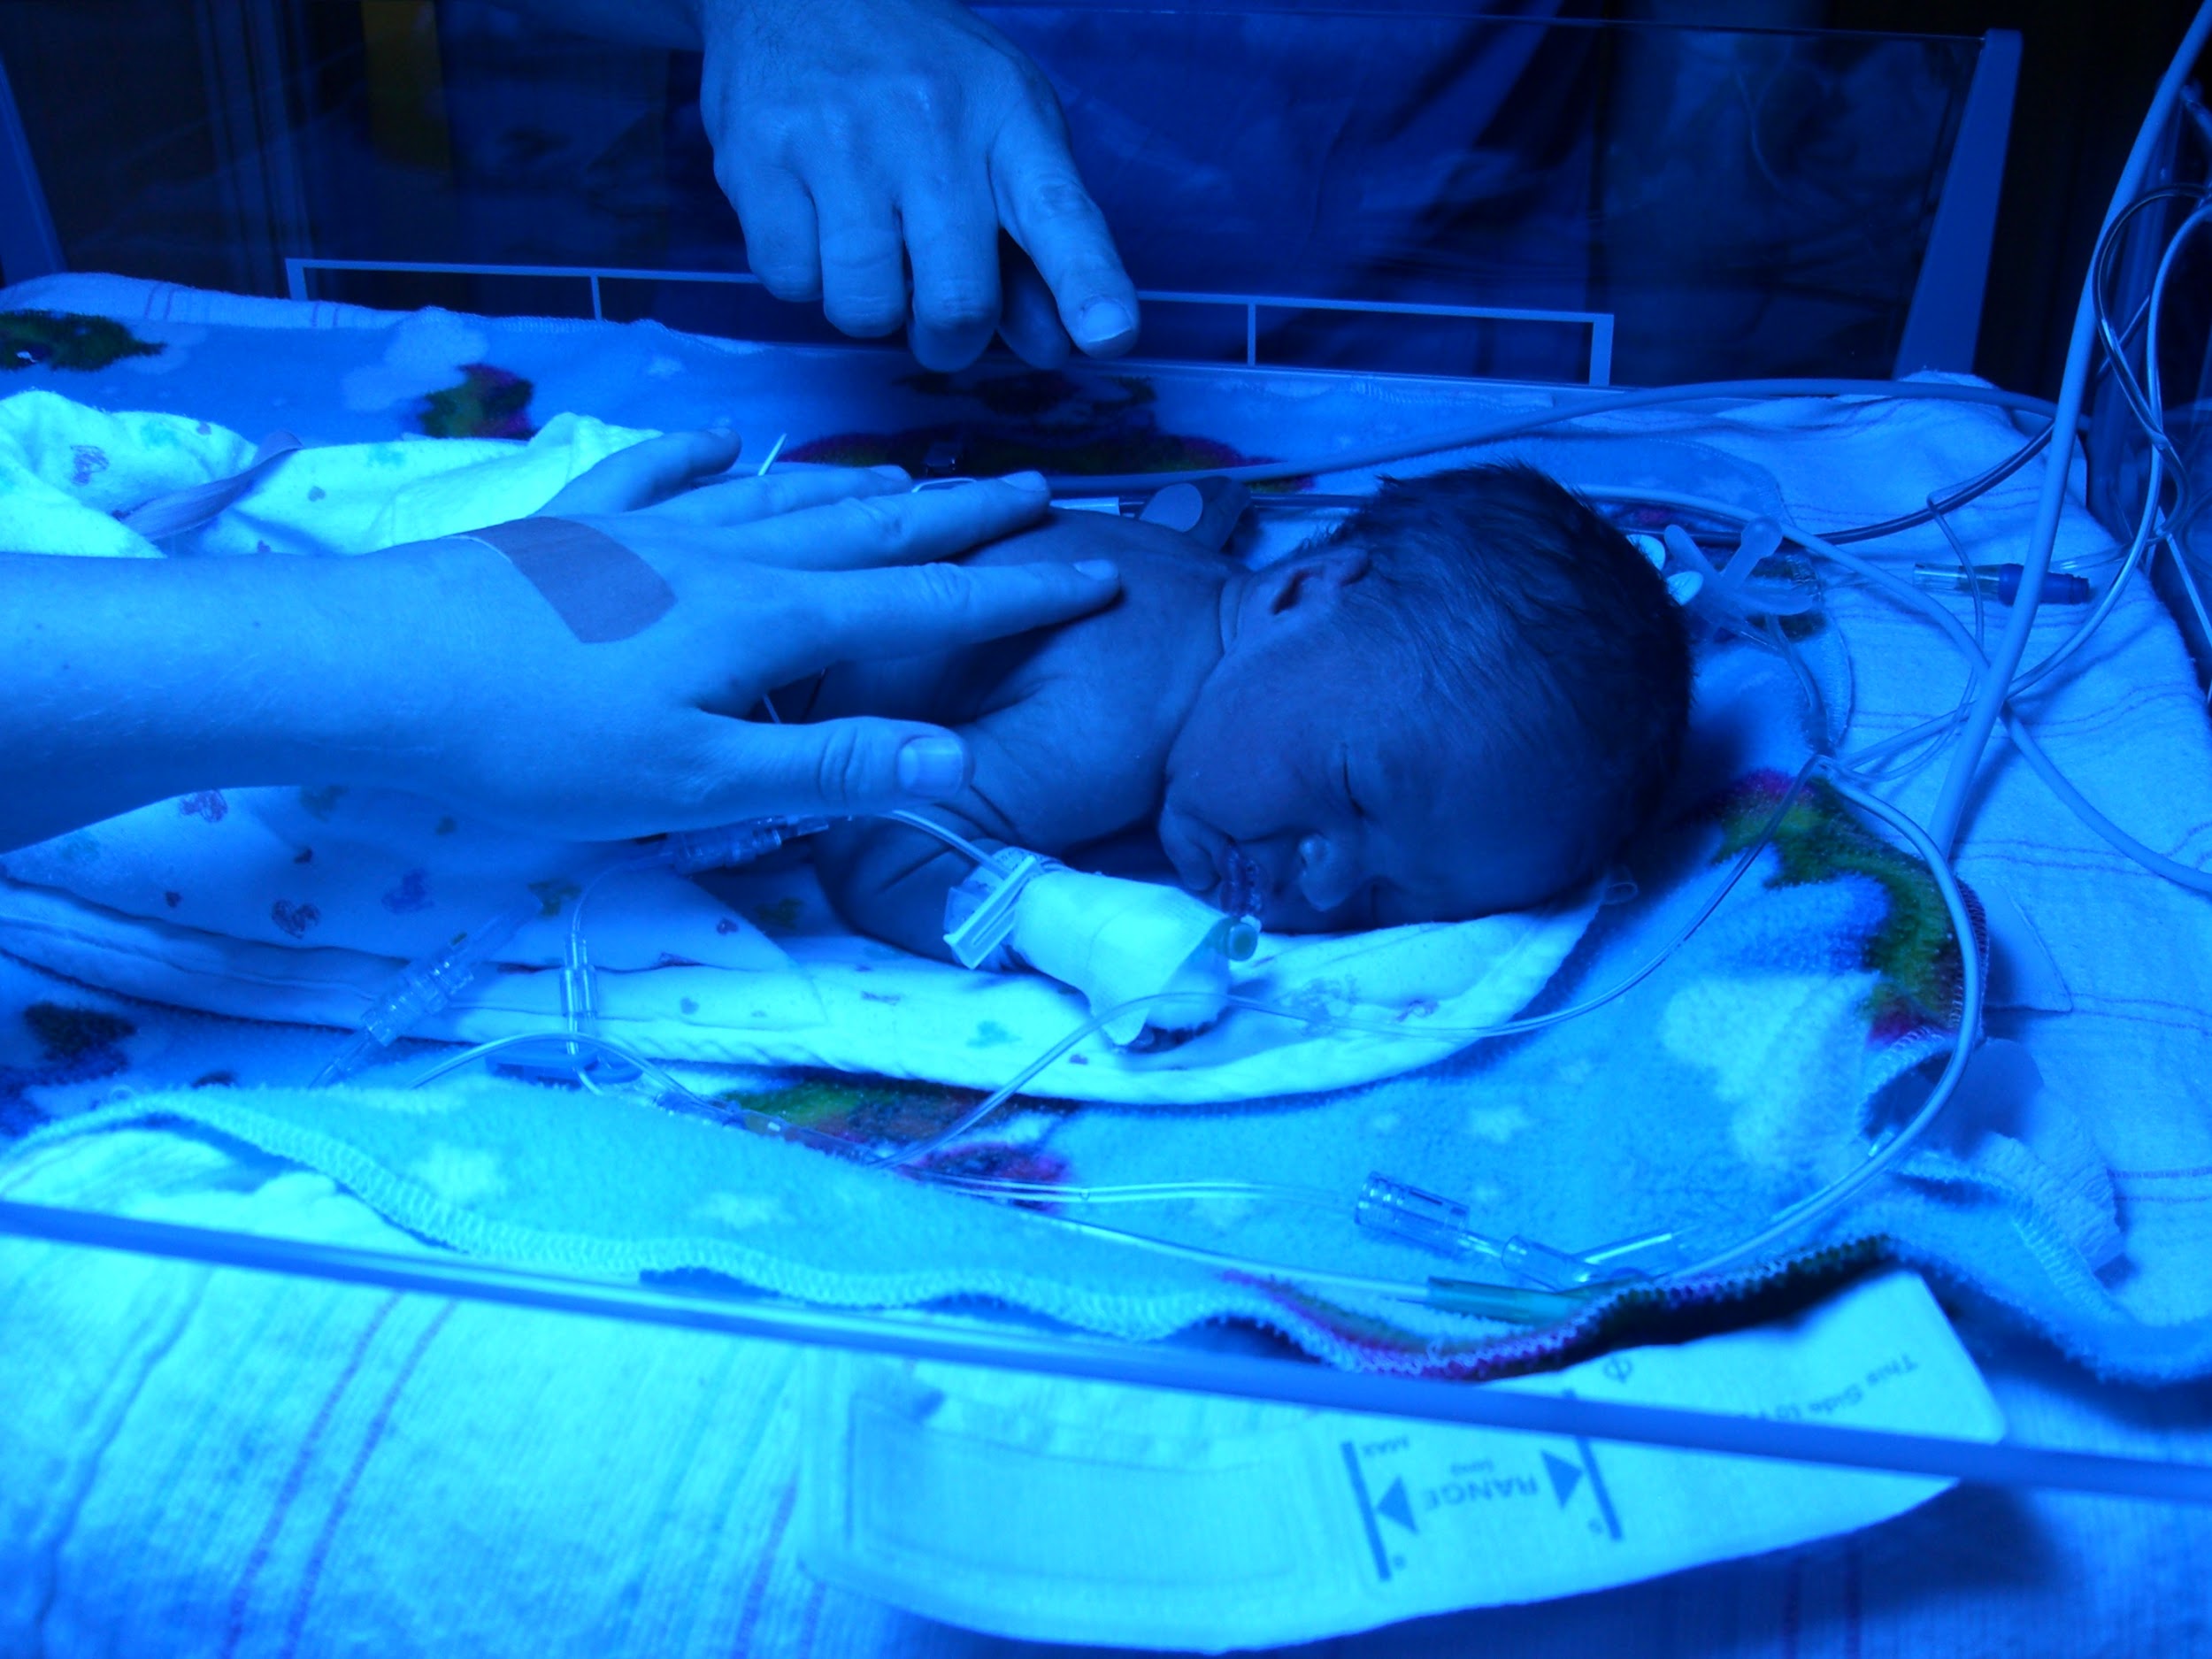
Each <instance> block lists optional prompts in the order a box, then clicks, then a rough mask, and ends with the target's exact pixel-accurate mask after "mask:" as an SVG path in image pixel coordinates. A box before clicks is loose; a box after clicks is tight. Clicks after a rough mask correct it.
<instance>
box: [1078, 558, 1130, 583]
mask: <svg viewBox="0 0 2212 1659" xmlns="http://www.w3.org/2000/svg"><path fill="white" fill-rule="evenodd" d="M1075 568H1076V569H1077V570H1079V571H1080V572H1083V574H1084V575H1086V576H1087V577H1089V578H1090V579H1091V580H1093V581H1095V582H1110V581H1112V580H1115V579H1116V578H1117V577H1118V576H1119V575H1120V574H1121V566H1120V565H1117V564H1115V563H1114V562H1113V560H1111V559H1078V560H1076V561H1075Z"/></svg>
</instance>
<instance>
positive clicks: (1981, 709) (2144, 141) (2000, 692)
mask: <svg viewBox="0 0 2212 1659" xmlns="http://www.w3.org/2000/svg"><path fill="white" fill-rule="evenodd" d="M2208 35H2212V0H2203V4H2200V6H2199V7H2198V8H2197V14H2196V16H2195V18H2194V19H2193V20H2192V21H2191V22H2190V25H2189V32H2188V34H2186V35H2184V36H2183V37H2182V42H2181V45H2180V48H2179V49H2178V50H2177V51H2176V52H2175V53H2174V58H2173V61H2172V62H2171V63H2170V64H2169V65H2167V68H2166V73H2165V74H2164V75H2162V77H2161V78H2160V80H2159V82H2158V90H2157V92H2156V93H2155V94H2154V95H2153V96H2152V98H2151V104H2150V108H2149V109H2148V110H2147V111H2145V113H2144V116H2143V123H2142V125H2141V127H2139V128H2138V129H2137V130H2136V134H2135V142H2134V145H2133V146H2132V147H2131V149H2130V150H2129V151H2128V158H2127V164H2126V165H2125V166H2124V167H2123V168H2122V169H2121V170H2120V180H2119V183H2118V184H2117V185H2116V186H2115V187H2114V188H2113V193H2112V203H2111V205H2110V206H2109V207H2108V208H2107V209H2106V210H2105V218H2104V227H2103V234H2109V233H2110V230H2111V227H2112V223H2113V221H2114V219H2116V218H2117V217H2118V216H2119V214H2120V213H2121V211H2123V209H2124V204H2126V203H2127V201H2128V200H2129V198H2131V197H2132V196H2134V195H2135V194H2136V192H2137V190H2138V189H2139V187H2140V185H2141V183H2142V179H2143V174H2144V173H2145V171H2146V170H2147V168H2148V167H2149V165H2150V158H2151V150H2152V149H2153V147H2154V145H2155V144H2156V142H2158V139H2159V136H2160V134H2161V133H2162V130H2163V128H2164V127H2165V125H2166V121H2167V119H2168V118H2169V117H2170V115H2171V114H2172V112H2173V108H2174V105H2175V104H2176V102H2177V100H2178V99H2179V98H2180V96H2181V88H2182V83H2183V82H2184V81H2185V80H2186V79H2187V78H2188V75H2189V72H2190V71H2191V70H2192V69H2193V68H2194V67H2195V66H2196V61H2197V58H2198V56H2199V54H2200V53H2201V52H2202V51H2203V50H2204V43H2205V41H2206V38H2207V37H2208ZM2101 240H2102V235H2101V237H2100V241H2101ZM2096 267H2097V262H2096V260H2095V259H2094V258H2092V259H2091V261H2090V272H2089V280H2087V281H2085V282H2084V283H2083V285H2082V293H2081V299H2080V301H2079V302H2078V303H2077V304H2076V306H2075V307H2074V331H2073V336H2072V338H2071V339H2070V341H2069V342H2068V343H2067V348H2066V373H2065V375H2064V377H2063V378H2062V380H2061V381H2060V385H2059V394H2058V412H2057V414H2056V415H2055V416H2054V417H2053V427H2052V429H2053V431H2054V433H2062V434H2067V435H2068V438H2069V442H2063V443H2060V442H2053V443H2052V445H2051V447H2050V453H2049V455H2048V456H2047V457H2046V461H2045V465H2044V468H2043V491H2042V494H2041V495H2040V496H2039V498H2038V500H2037V502H2036V516H2035V527H2034V529H2033V530H2032V532H2030V534H2029V537H2028V545H2027V548H2026V549H2025V557H2023V558H2022V559H2021V561H2020V563H2021V565H2022V572H2021V577H2020V588H2021V591H2022V593H2023V594H2024V595H2025V598H2024V603H2019V604H2016V605H2015V606H2014V607H2013V609H2012V615H2011V617H2010V618H2008V620H2007V622H2006V624H2005V631H2004V634H2003V637H2002V638H2001V640H2000V641H1998V645H1997V653H1996V656H1995V657H1994V658H1993V661H1992V663H1991V664H1990V671H1989V672H1985V674H1983V676H1982V678H1981V683H1980V684H1979V686H1978V687H1976V690H1975V694H1974V701H1973V707H1972V708H1971V709H1970V710H1969V711H1968V714H1967V717H1966V726H1965V730H1964V731H1963V732H1962V733H1961V734H1960V741H1959V745H1958V748H1957V749H1956V750H1955V752H1954V753H1953V755H1952V757H1951V769H1950V771H1949V772H1948V773H1947V775H1946V776H1945V778H1944V780H1943V789H1942V793H1941V794H1940V795H1939V796H1938V797H1937V801H1936V808H1935V812H1934V815H1933V817H1932V818H1931V819H1930V822H1929V825H1928V829H1929V833H1930V836H1931V839H1932V840H1933V841H1934V843H1935V845H1936V847H1937V848H1938V849H1939V850H1940V851H1942V852H1943V853H1944V854H1945V855H1946V856H1947V855H1948V854H1949V852H1950V849H1951V846H1952V844H1953V843H1954V842H1955V841H1957V840H1958V834H1959V825H1960V821H1961V820H1962V818H1964V817H1965V815H1966V800H1967V796H1968V795H1969V794H1970V792H1971V791H1972V789H1973V787H1974V779H1975V776H1976V774H1977V773H1978V772H1979V771H1980V768H1981V758H1982V752H1983V750H1984V749H1985V748H1986V747H1987V746H1988V742H1989V735H1990V733H1992V732H1993V731H1994V730H1995V729H1996V727H1997V723H1998V720H1999V718H2000V717H2001V715H2002V714H2003V712H2004V705H2005V699H2006V698H2007V697H2008V695H2011V690H2012V677H2013V675H2014V673H2015V672H2016V671H2017V670H2018V669H2019V666H2020V658H2021V656H2022V655H2023V654H2024V652H2025V651H2026V649H2027V646H2028V630H2029V629H2030V628H2032V626H2034V624H2035V613H2036V611H2037V609H2038V608H2039V607H2038V601H2039V598H2040V596H2041V594H2042V590H2043V578H2044V576H2045V574H2046V573H2047V572H2048V571H2049V570H2050V568H2051V549H2053V548H2054V547H2055V546H2056V545H2057V542H2058V520H2059V513H2060V511H2061V510H2062V508H2063V507H2064V505H2065V503H2066V480H2067V476H2068V474H2069V472H2070V471H2071V469H2072V463H2073V457H2074V446H2073V443H2072V442H2071V441H2070V439H2071V434H2072V433H2073V432H2074V429H2075V426H2076V423H2077V422H2078V421H2079V420H2080V419H2081V410H2082V402H2083V399H2084V397H2085V395H2086V394H2087V392H2088V389H2089V371H2090V366H2091V364H2092V361H2093V346H2094V344H2095V342H2096V320H2097V304H2096V289H2095V282H2096Z"/></svg>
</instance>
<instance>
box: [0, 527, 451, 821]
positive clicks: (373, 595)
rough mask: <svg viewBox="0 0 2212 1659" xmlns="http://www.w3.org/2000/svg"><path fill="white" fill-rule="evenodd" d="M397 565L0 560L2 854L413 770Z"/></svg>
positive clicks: (414, 712) (416, 713)
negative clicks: (138, 814) (191, 806)
mask: <svg viewBox="0 0 2212 1659" xmlns="http://www.w3.org/2000/svg"><path fill="white" fill-rule="evenodd" d="M391 568H392V567H388V566H377V565H370V564H368V563H366V562H363V561H353V560H306V559H300V560H292V559H207V560H176V561H163V562H160V563H155V562H153V561H148V560H138V559H93V558H56V557H35V556H25V555H0V780H4V787H0V849H8V848H13V847H19V846H23V845H26V844H27V843H28V842H31V841H39V840H42V839H44V838H46V837H48V836H50V835H55V834H58V833H62V832H63V831H65V830H68V829H72V828H74V827H77V826H81V825H84V824H88V823H92V822H94V821H96V820H97V819H99V818H106V817H109V816H111V815H112V814H114V813H117V812H120V811H125V810H129V809H130V808H133V807H137V806H142V805H144V804H146V803H149V802H151V801H157V800H161V799H164V798H165V797H166V796H169V795H181V794H187V793H189V792H191V791H194V790H197V789H207V788H219V787H238V786H243V785H249V784H257V783H280V782H282V783H294V782H303V781H334V782H352V781H366V780H371V779H373V778H376V777H379V776H384V775H389V774H390V773H391V772H393V771H394V770H395V769H401V770H403V768H404V764H405V760H406V754H407V750H408V749H409V748H410V746H411V744H418V743H419V740H418V739H416V738H413V737H411V735H410V733H411V732H412V731H419V730H425V729H428V725H427V723H426V720H425V718H424V715H425V708H424V705H423V703H421V701H420V700H419V696H420V694H419V693H418V692H411V687H410V685H409V679H408V676H407V675H406V673H405V672H404V658H403V652H404V650H405V649H407V640H408V634H407V630H406V629H405V628H404V627H403V626H394V625H395V624H396V623H399V622H401V621H402V620H403V619H402V618H398V617H395V616H385V617H383V618H379V617H378V616H377V615H376V614H375V613H376V612H377V611H380V610H387V609H389V608H390V606H391V604H392V603H393V601H392V598H391V597H389V596H388V595H385V594H384V593H383V592H382V591H381V588H380V579H381V578H383V577H384V576H385V575H387V574H388V571H389V569H391Z"/></svg>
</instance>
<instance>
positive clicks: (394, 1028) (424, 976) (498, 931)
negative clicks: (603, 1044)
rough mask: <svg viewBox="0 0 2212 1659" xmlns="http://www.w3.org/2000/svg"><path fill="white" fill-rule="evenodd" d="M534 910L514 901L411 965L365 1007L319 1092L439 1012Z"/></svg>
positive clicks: (528, 902)
mask: <svg viewBox="0 0 2212 1659" xmlns="http://www.w3.org/2000/svg"><path fill="white" fill-rule="evenodd" d="M538 910H539V905H538V901H537V900H536V899H534V898H528V899H521V900H518V901H517V902H515V903H513V904H511V905H510V906H508V908H507V909H505V910H502V911H500V912H499V914H498V915H496V916H494V917H492V918H489V919H488V920H487V921H484V922H481V923H480V924H478V925H477V926H474V927H472V928H470V929H469V930H468V931H467V932H465V933H456V934H455V935H454V936H453V938H452V939H451V940H449V941H448V942H447V944H446V947H445V949H442V950H441V951H438V952H436V953H435V954H434V955H432V956H424V957H422V958H421V959H420V960H419V961H415V962H411V963H409V964H407V966H406V967H405V968H403V970H401V972H400V974H399V977H398V978H396V979H393V980H392V981H391V982H390V983H389V984H388V985H387V986H386V987H384V988H383V990H382V991H380V993H378V995H377V997H376V1000H375V1001H374V1002H371V1003H370V1004H369V1006H368V1010H367V1011H366V1012H365V1013H364V1014H363V1015H362V1016H361V1029H360V1030H359V1031H358V1032H357V1033H355V1034H354V1035H353V1037H352V1038H351V1039H349V1041H347V1043H346V1045H345V1047H344V1048H341V1049H340V1050H339V1051H338V1052H337V1053H336V1054H335V1055H334V1056H331V1060H330V1064H327V1065H326V1066H325V1067H324V1068H323V1069H322V1071H320V1072H319V1074H318V1075H317V1077H316V1079H315V1086H316V1087H324V1086H325V1085H326V1084H331V1083H336V1082H339V1081H341V1080H342V1079H345V1078H348V1077H350V1076H351V1075H352V1074H353V1073H354V1072H356V1071H359V1070H360V1069H361V1067H362V1066H363V1065H364V1064H366V1063H367V1062H368V1061H369V1060H370V1059H371V1058H373V1056H375V1055H376V1054H377V1052H378V1051H379V1050H380V1049H384V1048H390V1047H391V1046H392V1045H393V1044H394V1043H396V1042H397V1041H399V1040H400V1039H401V1038H402V1037H403V1036H405V1035H406V1034H407V1033H409V1032H410V1031H411V1030H413V1029H414V1028H415V1027H416V1026H417V1025H420V1024H421V1023H422V1022H423V1021H424V1020H426V1019H428V1018H430V1017H431V1016H432V1015H433V1014H435V1013H438V1012H439V1011H441V1010H442V1009H443V1008H444V1007H445V1006H446V1004H447V1003H449V1002H451V1001H452V1000H453V999H454V998H455V997H456V996H457V995H460V993H461V990H462V988H463V987H465V986H466V985H467V984H468V982H469V981H470V980H471V979H474V978H475V977H476V975H477V972H478V971H479V970H480V969H481V968H482V967H483V965H484V964H485V963H487V962H488V961H489V960H490V959H491V956H492V953H493V952H494V951H495V950H497V949H499V948H500V947H501V946H502V945H503V944H505V943H506V942H507V941H509V940H511V939H512V938H513V937H514V936H515V935H516V934H517V933H519V932H520V931H521V930H522V925H523V924H524V923H525V922H526V921H528V920H529V919H530V918H532V917H534V916H535V915H537V914H538Z"/></svg>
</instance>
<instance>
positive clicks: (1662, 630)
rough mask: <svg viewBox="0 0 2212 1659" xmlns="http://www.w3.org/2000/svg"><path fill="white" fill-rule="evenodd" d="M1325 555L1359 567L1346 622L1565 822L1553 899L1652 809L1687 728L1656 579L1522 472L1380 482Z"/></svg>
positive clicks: (1684, 671) (1683, 673)
mask: <svg viewBox="0 0 2212 1659" xmlns="http://www.w3.org/2000/svg"><path fill="white" fill-rule="evenodd" d="M1322 544H1323V545H1326V546H1332V547H1347V546H1350V547H1356V548H1358V549H1361V550H1362V551H1363V552H1364V553H1365V554H1366V556H1367V558H1368V561H1369V569H1368V573H1367V574H1366V575H1365V576H1364V577H1363V579H1362V580H1358V581H1356V582H1354V583H1352V584H1351V586H1350V587H1349V588H1347V589H1346V590H1345V602H1346V609H1345V615H1346V618H1347V620H1348V622H1349V623H1350V624H1351V625H1352V626H1356V627H1367V626H1372V627H1375V628H1378V629H1381V630H1385V631H1386V635H1387V636H1389V637H1394V638H1395V639H1396V640H1397V641H1400V642H1402V644H1403V645H1405V646H1407V647H1409V648H1410V655H1411V657H1412V658H1413V660H1414V662H1415V663H1416V664H1418V670H1419V685H1420V690H1421V692H1422V693H1423V694H1425V695H1430V696H1435V697H1440V698H1441V699H1442V700H1444V701H1445V702H1446V703H1448V705H1449V706H1450V707H1452V708H1453V709H1455V710H1459V711H1461V712H1462V714H1463V716H1464V718H1465V719H1466V720H1467V721H1468V723H1469V728H1470V730H1471V732H1473V733H1479V734H1480V737H1481V740H1482V741H1484V742H1486V743H1493V744H1499V745H1502V746H1504V748H1505V751H1506V752H1507V753H1509V754H1510V755H1511V756H1512V757H1513V758H1514V759H1515V760H1516V761H1518V762H1522V763H1525V764H1529V765H1531V766H1532V767H1535V768H1538V769H1539V772H1538V776H1539V777H1540V779H1541V780H1542V781H1543V783H1544V785H1545V786H1546V787H1547V791H1548V793H1549V794H1551V795H1553V796H1554V797H1555V799H1556V800H1557V801H1559V802H1560V803H1562V804H1563V806H1564V807H1565V808H1566V809H1567V816H1568V817H1569V818H1570V820H1571V823H1572V825H1573V826H1574V827H1573V829H1572V830H1571V832H1570V842H1569V844H1568V845H1565V846H1563V847H1562V849H1561V851H1562V852H1563V854H1564V855H1565V856H1566V861H1567V864H1568V865H1569V868H1568V869H1567V870H1566V871H1565V872H1564V873H1563V875H1562V877H1561V880H1560V885H1561V886H1562V887H1565V886H1568V885H1571V883H1573V882H1577V881H1579V880H1582V879H1586V878H1587V877H1588V876H1591V875H1594V874H1595V873H1596V872H1598V871H1599V870H1600V869H1601V868H1602V867H1603V866H1604V865H1605V864H1606V863H1607V862H1609V860H1610V859H1611V858H1612V857H1613V856H1614V855H1615V854H1617V852H1618V851H1619V850H1620V848H1621V845H1622V843H1623V842H1624V841H1627V840H1628V838H1629V837H1630V836H1632V834H1634V833H1636V831H1637V830H1638V829H1640V827H1642V826H1643V825H1644V824H1645V823H1646V822H1647V821H1648V820H1649V818H1651V816H1652V814H1653V813H1654V812H1655V811H1656V810H1658V806H1659V802H1660V799H1661V797H1662V796H1663V795H1664V794H1665V793H1666V788H1667V784H1668V782H1669V780H1671V778H1672V776H1673V774H1674V770H1675V767H1676V766H1677V764H1678V763H1679V762H1680V759H1681V756H1682V741H1683V734H1684V733H1685V731H1686V728H1687V726H1688V724H1689V712H1690V646H1689V635H1688V632H1687V630H1686V628H1685V627H1684V626H1683V622H1682V617H1681V614H1680V611H1679V610H1678V607H1677V606H1676V605H1675V603H1674V602H1673V600H1672V599H1671V598H1670V597H1669V595H1668V594H1667V589H1666V584H1665V583H1664V582H1663V580H1661V578H1660V575H1659V572H1657V571H1655V570H1654V569H1653V568H1652V566H1651V564H1650V562H1649V561H1648V560H1647V559H1646V558H1645V557H1643V556H1642V555H1641V554H1640V553H1639V552H1638V551H1637V550H1636V549H1635V547H1634V546H1633V545H1632V543H1631V542H1630V541H1629V540H1628V538H1627V537H1626V536H1624V535H1623V534H1621V533H1620V532H1619V531H1618V530H1617V529H1615V528H1614V527H1613V526H1611V525H1610V524H1609V523H1608V522H1607V521H1606V520H1605V519H1604V518H1602V517H1601V516H1600V514H1599V513H1598V511H1597V510H1596V509H1595V508H1594V507H1592V506H1591V504H1590V503H1588V502H1587V501H1586V500H1584V499H1583V498H1582V497H1581V496H1580V495H1576V494H1575V493H1574V492H1573V491H1571V490H1570V489H1568V488H1566V487H1565V486H1563V485H1562V484H1561V483H1559V482H1558V480H1555V479H1553V478H1550V477H1548V476H1547V475H1546V474H1545V473H1542V472H1538V471H1537V470H1536V469H1535V468H1534V467H1532V466H1529V465H1524V464H1522V463H1518V462H1515V463H1509V464H1506V465H1496V466H1470V467H1462V468H1458V469H1455V470H1454V471H1451V472H1432V473H1429V474H1428V475H1426V476H1425V477H1422V478H1414V479H1406V480H1385V481H1384V483H1383V485H1382V487H1381V488H1380V490H1379V492H1378V493H1377V494H1376V495H1374V496H1373V498H1372V499H1371V500H1370V501H1368V502H1367V503H1365V504H1364V505H1363V506H1362V507H1361V508H1360V509H1359V510H1358V511H1356V512H1354V513H1353V514H1352V515H1351V516H1350V517H1349V518H1346V519H1345V520H1343V522H1341V523H1340V524H1339V525H1338V526H1336V528H1335V529H1334V530H1333V531H1332V532H1331V533H1330V534H1328V535H1327V537H1326V538H1325V540H1324V542H1323V543H1322Z"/></svg>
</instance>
